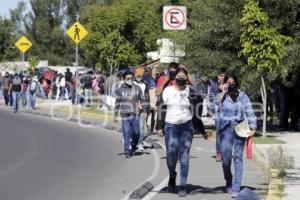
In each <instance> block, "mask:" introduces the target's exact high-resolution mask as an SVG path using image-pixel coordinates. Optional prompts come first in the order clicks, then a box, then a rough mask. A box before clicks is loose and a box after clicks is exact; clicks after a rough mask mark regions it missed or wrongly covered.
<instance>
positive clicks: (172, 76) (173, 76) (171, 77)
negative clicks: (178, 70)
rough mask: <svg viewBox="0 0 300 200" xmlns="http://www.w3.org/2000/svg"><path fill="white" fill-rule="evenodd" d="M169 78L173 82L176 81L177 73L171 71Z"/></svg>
mask: <svg viewBox="0 0 300 200" xmlns="http://www.w3.org/2000/svg"><path fill="white" fill-rule="evenodd" d="M169 77H170V79H171V80H174V79H175V72H174V71H169Z"/></svg>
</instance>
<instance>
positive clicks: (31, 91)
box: [27, 77, 39, 109]
mask: <svg viewBox="0 0 300 200" xmlns="http://www.w3.org/2000/svg"><path fill="white" fill-rule="evenodd" d="M38 87H39V83H38V81H37V78H36V77H32V78H31V80H30V82H29V85H28V91H27V93H28V100H27V109H35V102H36V93H37V91H38Z"/></svg>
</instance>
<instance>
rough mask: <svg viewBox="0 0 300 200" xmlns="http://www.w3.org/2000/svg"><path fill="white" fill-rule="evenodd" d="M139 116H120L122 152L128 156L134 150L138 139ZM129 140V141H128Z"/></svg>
mask: <svg viewBox="0 0 300 200" xmlns="http://www.w3.org/2000/svg"><path fill="white" fill-rule="evenodd" d="M139 120H140V119H139V115H122V128H123V139H124V152H125V154H130V152H131V150H132V149H133V150H134V149H135V147H136V145H137V144H138V142H139V137H140V124H139ZM130 140H131V141H130Z"/></svg>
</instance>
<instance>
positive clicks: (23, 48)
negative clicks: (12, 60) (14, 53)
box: [15, 36, 32, 70]
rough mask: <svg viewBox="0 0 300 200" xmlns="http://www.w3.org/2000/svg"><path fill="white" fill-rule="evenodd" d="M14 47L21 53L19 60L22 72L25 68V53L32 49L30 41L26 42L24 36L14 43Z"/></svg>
mask: <svg viewBox="0 0 300 200" xmlns="http://www.w3.org/2000/svg"><path fill="white" fill-rule="evenodd" d="M15 46H16V47H17V48H18V49H19V50H20V52H21V59H22V65H23V70H24V68H25V53H26V52H27V51H28V50H29V49H30V48H31V47H32V43H31V42H30V40H28V39H27V38H26V37H25V36H22V37H21V38H20V39H19V40H18V41H17V42H16V43H15Z"/></svg>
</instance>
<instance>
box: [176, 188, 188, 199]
mask: <svg viewBox="0 0 300 200" xmlns="http://www.w3.org/2000/svg"><path fill="white" fill-rule="evenodd" d="M178 195H179V197H186V196H187V189H186V186H180V187H179V192H178Z"/></svg>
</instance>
